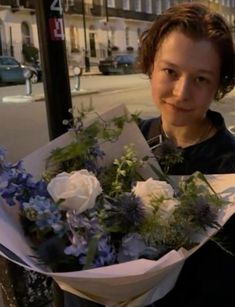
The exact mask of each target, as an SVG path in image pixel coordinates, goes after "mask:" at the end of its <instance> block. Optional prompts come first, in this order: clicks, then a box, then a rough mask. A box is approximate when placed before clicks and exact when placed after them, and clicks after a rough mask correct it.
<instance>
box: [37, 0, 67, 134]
mask: <svg viewBox="0 0 235 307" xmlns="http://www.w3.org/2000/svg"><path fill="white" fill-rule="evenodd" d="M34 3H35V10H36V18H37V27H38V37H39V46H40V55H41V63H42V70H43V83H44V91H45V100H46V110H47V119H48V129H49V137H50V139H54V138H56V137H58V136H59V135H61V134H63V133H64V132H65V131H66V127H65V126H64V125H63V124H62V121H63V120H64V119H69V118H71V113H69V112H68V111H69V109H70V108H71V107H72V102H71V91H70V82H69V75H68V64H67V55H66V46H65V31H64V21H63V9H62V4H61V0H37V1H35V2H34Z"/></svg>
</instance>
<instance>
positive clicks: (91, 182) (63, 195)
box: [47, 169, 102, 213]
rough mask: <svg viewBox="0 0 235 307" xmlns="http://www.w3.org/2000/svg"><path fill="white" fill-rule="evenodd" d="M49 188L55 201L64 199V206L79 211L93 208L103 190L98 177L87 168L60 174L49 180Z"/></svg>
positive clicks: (62, 204)
mask: <svg viewBox="0 0 235 307" xmlns="http://www.w3.org/2000/svg"><path fill="white" fill-rule="evenodd" d="M47 190H48V192H49V194H50V195H51V197H52V198H53V200H54V201H56V202H57V201H59V200H61V199H63V200H64V201H63V202H62V203H61V207H62V208H65V209H72V210H77V212H78V213H81V212H83V211H85V210H87V209H91V208H93V207H94V205H95V200H96V197H97V196H98V195H99V194H100V193H101V192H102V188H101V186H100V183H99V181H98V180H97V178H96V177H95V176H94V175H93V174H92V173H89V172H88V171H87V170H86V169H82V170H80V171H76V172H72V173H66V172H63V173H60V174H58V175H57V176H56V177H55V178H53V179H52V180H51V181H50V182H49V184H48V186H47Z"/></svg>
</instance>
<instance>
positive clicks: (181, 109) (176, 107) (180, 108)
mask: <svg viewBox="0 0 235 307" xmlns="http://www.w3.org/2000/svg"><path fill="white" fill-rule="evenodd" d="M166 105H167V106H168V107H169V108H170V109H172V110H174V111H176V112H184V113H189V112H192V109H187V108H182V107H179V106H176V105H174V104H172V103H167V102H166Z"/></svg>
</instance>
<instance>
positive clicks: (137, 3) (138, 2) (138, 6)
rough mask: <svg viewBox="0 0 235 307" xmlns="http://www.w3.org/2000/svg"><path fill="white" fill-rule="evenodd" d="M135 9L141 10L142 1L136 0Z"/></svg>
mask: <svg viewBox="0 0 235 307" xmlns="http://www.w3.org/2000/svg"><path fill="white" fill-rule="evenodd" d="M135 11H136V12H141V2H140V0H135Z"/></svg>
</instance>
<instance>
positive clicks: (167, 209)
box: [158, 198, 179, 219]
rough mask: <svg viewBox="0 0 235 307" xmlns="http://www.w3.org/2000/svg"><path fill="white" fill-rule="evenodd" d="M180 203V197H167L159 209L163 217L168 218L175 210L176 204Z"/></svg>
mask: <svg viewBox="0 0 235 307" xmlns="http://www.w3.org/2000/svg"><path fill="white" fill-rule="evenodd" d="M178 204H179V201H178V199H176V198H172V199H166V200H164V201H163V203H162V204H161V206H160V208H159V211H158V212H160V216H161V218H162V219H168V218H169V217H170V216H171V215H172V213H173V212H174V211H175V209H176V206H177V205H178Z"/></svg>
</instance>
